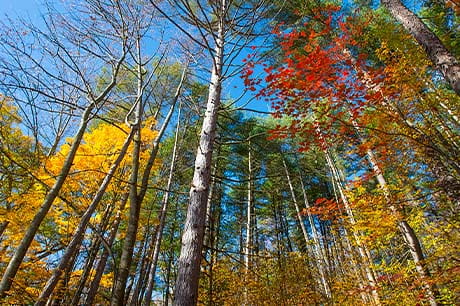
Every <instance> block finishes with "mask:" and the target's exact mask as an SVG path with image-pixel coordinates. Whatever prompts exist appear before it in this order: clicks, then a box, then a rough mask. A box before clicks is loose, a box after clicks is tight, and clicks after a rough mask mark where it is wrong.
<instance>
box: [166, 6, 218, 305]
mask: <svg viewBox="0 0 460 306" xmlns="http://www.w3.org/2000/svg"><path fill="white" fill-rule="evenodd" d="M221 6H222V13H223V14H225V13H224V11H226V8H227V5H226V1H225V0H222V4H221ZM224 22H225V21H224V17H221V18H220V21H219V22H218V24H219V25H218V27H219V29H218V33H217V37H216V47H215V56H214V61H213V68H212V74H211V82H210V84H209V94H208V102H207V106H206V113H205V117H204V120H203V126H202V129H201V133H200V142H199V147H198V149H197V152H196V158H195V170H194V174H193V180H192V186H191V188H190V201H189V206H188V210H187V217H186V220H185V225H184V232H183V234H182V247H181V253H180V257H179V261H178V275H177V280H176V288H175V299H174V305H176V306H187V305H195V304H196V302H197V298H198V279H199V274H200V263H201V252H202V248H203V236H204V228H205V219H206V203H207V200H208V195H209V184H210V180H211V175H210V174H211V159H212V150H213V146H214V138H215V133H216V125H217V116H218V110H219V106H220V102H221V88H222V66H223V53H224V29H223V27H224V24H223V23H224Z"/></svg>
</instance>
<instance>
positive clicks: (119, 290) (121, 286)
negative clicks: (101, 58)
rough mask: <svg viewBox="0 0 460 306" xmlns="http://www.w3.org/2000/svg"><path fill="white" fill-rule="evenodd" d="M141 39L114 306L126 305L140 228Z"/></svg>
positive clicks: (138, 43)
mask: <svg viewBox="0 0 460 306" xmlns="http://www.w3.org/2000/svg"><path fill="white" fill-rule="evenodd" d="M140 52H141V46H140V37H138V38H137V61H138V64H137V101H136V102H137V104H136V108H135V112H134V122H133V123H132V129H133V130H134V133H135V134H134V140H133V143H134V148H133V153H132V166H131V176H130V178H129V185H130V189H129V219H128V228H127V230H126V236H125V239H124V241H123V248H122V252H121V259H120V264H119V267H118V273H117V277H116V279H115V285H114V289H113V292H112V298H111V302H110V304H111V305H112V306H122V305H123V304H124V295H125V289H126V282H127V280H128V276H129V272H130V268H131V262H132V259H133V251H134V245H135V243H136V236H137V228H138V226H139V214H140V208H141V207H140V204H141V200H140V199H139V193H138V189H137V184H138V179H139V166H140V165H139V163H140V153H141V122H142V115H143V110H144V101H143V97H142V95H143V87H144V80H143V71H142V70H143V64H142V58H141V55H140Z"/></svg>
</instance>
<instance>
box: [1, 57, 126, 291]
mask: <svg viewBox="0 0 460 306" xmlns="http://www.w3.org/2000/svg"><path fill="white" fill-rule="evenodd" d="M124 59H125V53H124V54H123V55H122V57H121V58H120V59H119V60H118V62H117V63H116V66H115V67H114V70H113V73H112V80H111V82H110V84H108V85H107V87H105V88H104V90H103V91H102V93H101V94H100V95H99V96H98V97H97V98H95V99H94V100H93V101H91V102H90V104H89V105H88V107H87V108H86V109H85V111H84V112H83V115H82V118H81V120H80V125H79V127H78V130H77V132H76V134H75V136H74V139H73V142H72V145H71V147H70V150H69V153H68V155H67V157H66V159H65V161H64V164H63V166H62V168H61V171H60V173H59V175H58V176H57V178H56V182H55V183H54V185H53V187H51V189H50V190H49V191H48V193H47V195H46V197H45V199H44V201H43V203H42V205H41V206H40V208H39V210H38V212H37V214H36V215H35V216H34V218H33V220H32V222H31V223H30V225H29V227H28V228H27V230H26V233H25V234H24V237H23V238H22V240H21V242H20V243H19V245H18V247H17V249H16V252H15V253H14V255H13V257H12V258H11V260H10V262H9V263H8V266H7V267H6V270H5V272H4V273H3V276H2V280H1V281H0V298H3V297H4V296H5V295H6V292H7V291H8V290H9V289H10V288H11V284H12V283H13V280H14V277H15V276H16V273H17V272H18V270H19V266H20V265H21V263H22V261H23V260H24V257H25V256H26V253H27V250H28V249H29V247H30V244H31V243H32V241H33V239H34V237H35V234H36V233H37V231H38V229H39V227H40V224H41V223H42V221H43V219H45V217H46V215H47V214H48V211H49V210H50V208H51V205H52V204H53V202H54V200H55V199H56V197H57V196H58V195H59V192H60V190H61V188H62V186H63V185H64V181H65V180H66V178H67V176H68V174H69V172H70V168H71V167H72V163H73V160H74V158H75V155H76V154H77V150H78V148H79V147H80V143H81V140H82V139H83V135H84V133H85V131H86V127H87V126H88V123H89V121H90V120H91V113H92V111H93V109H94V108H95V107H96V106H97V105H98V104H99V103H101V102H102V101H103V100H104V99H105V98H106V96H107V95H108V94H109V92H110V91H111V90H112V88H113V87H114V86H115V84H116V77H117V75H118V71H119V69H120V67H121V64H122V62H124Z"/></svg>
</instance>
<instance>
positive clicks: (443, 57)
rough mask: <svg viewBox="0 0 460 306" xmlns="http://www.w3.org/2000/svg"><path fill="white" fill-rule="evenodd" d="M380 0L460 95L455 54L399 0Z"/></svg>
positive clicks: (458, 72)
mask: <svg viewBox="0 0 460 306" xmlns="http://www.w3.org/2000/svg"><path fill="white" fill-rule="evenodd" d="M381 2H382V5H383V6H385V7H386V8H387V9H388V11H389V12H390V13H391V15H392V16H393V17H394V18H395V19H396V20H397V21H399V22H400V23H401V24H402V25H403V26H404V28H405V29H406V30H407V31H408V32H409V33H410V34H411V35H412V36H413V37H414V38H415V40H416V41H417V42H418V43H419V44H420V45H421V46H422V47H423V48H424V49H425V51H426V53H427V55H428V57H429V58H430V60H431V61H432V62H433V64H434V65H435V67H436V68H437V69H439V71H441V73H442V74H443V75H444V78H445V79H446V80H447V82H448V83H449V84H450V86H452V89H453V90H454V91H455V92H456V93H457V95H460V64H459V62H458V60H457V59H456V58H455V56H454V55H453V54H452V53H451V52H449V50H447V48H446V47H445V46H444V45H443V44H442V42H441V40H440V39H439V38H438V37H437V36H436V34H435V33H433V32H432V31H431V30H430V29H429V28H428V27H427V26H426V25H425V24H424V23H423V21H422V20H421V19H420V18H419V17H418V16H417V15H415V14H414V13H412V12H411V11H410V10H409V9H408V8H407V7H406V6H404V4H403V3H402V2H401V1H400V0H382V1H381Z"/></svg>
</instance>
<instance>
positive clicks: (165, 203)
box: [143, 104, 181, 306]
mask: <svg viewBox="0 0 460 306" xmlns="http://www.w3.org/2000/svg"><path fill="white" fill-rule="evenodd" d="M180 113H181V106H180V104H179V111H178V114H177V126H176V135H175V138H174V148H173V152H172V157H171V166H170V169H169V176H168V183H167V185H166V190H167V191H166V192H165V194H164V197H163V201H162V205H161V211H160V218H159V219H160V224H159V225H158V229H157V231H156V235H155V237H154V239H155V243H154V247H153V256H152V263H151V265H150V273H149V276H148V281H147V291H146V292H145V297H144V303H143V304H144V305H147V306H148V305H150V302H151V298H152V291H153V285H154V283H155V272H156V268H157V262H158V256H159V255H160V246H161V240H162V238H163V229H164V226H165V223H166V214H167V211H168V204H169V196H170V189H171V187H172V183H173V176H174V170H175V167H176V159H177V158H176V157H177V150H178V139H179V128H180Z"/></svg>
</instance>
